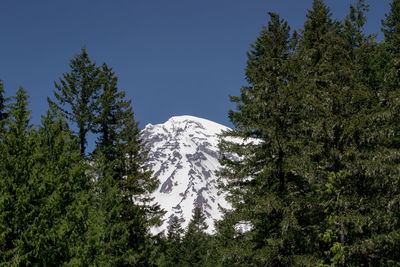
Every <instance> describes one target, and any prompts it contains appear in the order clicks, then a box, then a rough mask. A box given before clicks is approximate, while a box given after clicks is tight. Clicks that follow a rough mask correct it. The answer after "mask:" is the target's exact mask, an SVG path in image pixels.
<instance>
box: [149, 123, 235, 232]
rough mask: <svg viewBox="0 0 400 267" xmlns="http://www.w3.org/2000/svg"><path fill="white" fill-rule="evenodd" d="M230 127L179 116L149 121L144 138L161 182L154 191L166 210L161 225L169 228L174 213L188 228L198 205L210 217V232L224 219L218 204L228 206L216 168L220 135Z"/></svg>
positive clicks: (154, 230) (208, 219)
mask: <svg viewBox="0 0 400 267" xmlns="http://www.w3.org/2000/svg"><path fill="white" fill-rule="evenodd" d="M228 129H229V128H227V127H225V126H223V125H220V124H218V123H215V122H212V121H209V120H205V119H201V118H197V117H193V116H177V117H172V118H170V119H169V120H168V121H167V122H165V123H163V124H156V125H152V124H148V125H147V126H146V127H145V129H144V130H143V139H144V140H145V142H146V143H147V145H146V148H147V149H148V150H149V165H150V168H151V169H152V170H153V171H154V175H155V176H157V177H158V179H159V181H160V184H159V187H158V189H157V190H156V191H155V192H154V193H153V196H154V197H155V201H157V202H158V203H159V204H160V205H161V207H162V208H163V209H164V210H165V211H166V214H165V216H164V222H163V224H162V226H161V227H159V228H157V229H153V232H160V231H162V230H166V229H167V226H168V224H169V223H170V221H171V219H172V218H173V216H177V217H178V218H179V219H180V221H181V223H182V227H184V228H185V227H186V226H187V225H188V223H189V221H190V219H191V217H192V212H193V209H194V208H195V207H200V208H201V209H202V211H203V213H204V214H205V215H206V217H207V220H206V222H207V224H208V226H209V227H208V229H207V232H209V233H212V232H213V231H214V220H215V219H217V220H218V219H220V218H221V213H220V211H219V209H218V205H221V206H223V207H227V203H226V201H225V198H224V195H219V194H218V190H217V188H216V186H217V178H216V175H215V171H216V170H218V169H219V168H220V164H219V162H218V147H217V146H218V136H217V135H218V134H219V133H221V132H222V131H224V130H228Z"/></svg>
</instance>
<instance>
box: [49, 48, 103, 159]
mask: <svg viewBox="0 0 400 267" xmlns="http://www.w3.org/2000/svg"><path fill="white" fill-rule="evenodd" d="M70 68H71V71H70V72H69V73H64V74H63V78H60V81H59V83H56V82H55V83H54V84H55V87H56V91H54V96H55V100H56V102H54V101H52V100H50V99H48V101H49V105H50V108H52V109H53V110H56V111H60V112H61V113H62V114H63V115H64V116H65V117H66V118H67V119H68V120H69V121H71V122H73V123H74V124H76V127H77V131H78V133H77V135H78V141H79V145H80V149H81V153H82V155H84V154H85V150H86V144H87V134H88V133H89V132H90V131H91V130H93V124H94V117H95V115H96V107H97V98H98V93H99V88H100V79H99V73H100V71H99V69H98V67H96V65H95V63H93V62H92V61H91V60H90V58H89V55H88V53H87V51H86V49H85V48H83V49H82V51H81V53H80V54H79V55H77V56H75V57H74V58H73V59H72V60H71V62H70Z"/></svg>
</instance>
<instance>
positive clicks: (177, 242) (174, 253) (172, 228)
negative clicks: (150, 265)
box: [160, 216, 185, 266]
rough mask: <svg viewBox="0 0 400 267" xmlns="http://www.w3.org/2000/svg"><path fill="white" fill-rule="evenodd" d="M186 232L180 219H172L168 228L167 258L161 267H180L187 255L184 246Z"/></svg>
mask: <svg viewBox="0 0 400 267" xmlns="http://www.w3.org/2000/svg"><path fill="white" fill-rule="evenodd" d="M183 235H184V230H183V228H182V227H181V224H180V222H179V219H178V217H176V216H174V217H173V218H172V222H171V224H170V225H169V226H168V232H167V240H166V250H165V253H164V254H165V257H164V260H163V262H162V263H160V266H180V265H182V260H183V259H184V257H185V255H184V253H183V251H184V248H183V245H182V238H183Z"/></svg>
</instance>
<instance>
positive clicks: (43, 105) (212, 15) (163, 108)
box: [0, 0, 390, 127]
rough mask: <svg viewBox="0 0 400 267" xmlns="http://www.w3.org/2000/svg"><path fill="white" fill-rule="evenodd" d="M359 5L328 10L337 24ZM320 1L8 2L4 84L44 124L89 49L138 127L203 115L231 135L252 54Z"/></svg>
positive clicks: (0, 20) (372, 28) (1, 18)
mask: <svg viewBox="0 0 400 267" xmlns="http://www.w3.org/2000/svg"><path fill="white" fill-rule="evenodd" d="M354 2H355V0H354V1H350V0H326V3H327V5H328V6H330V7H331V11H332V12H333V16H334V17H335V18H343V17H344V16H345V14H347V12H348V7H349V4H350V3H354ZM369 2H370V4H371V11H370V12H369V14H368V19H369V20H368V24H367V27H366V30H367V32H369V33H375V32H379V31H380V27H381V23H380V20H381V19H382V18H383V17H384V13H385V12H387V11H388V9H389V3H390V0H370V1H369ZM311 3H312V0H279V1H278V0H201V1H200V0H197V1H194V0H169V1H166V0H114V1H110V0H64V1H61V0H39V1H32V0H3V1H1V2H0V78H1V79H2V80H3V81H4V83H5V86H6V94H7V95H8V96H11V95H14V93H15V91H16V90H17V88H18V86H19V85H22V86H23V87H24V88H25V89H26V90H28V92H29V94H30V96H31V98H30V102H31V104H30V107H31V109H32V110H33V114H32V123H34V124H38V123H39V122H40V116H41V115H42V114H44V112H45V110H46V109H47V102H46V97H47V96H52V94H53V93H52V91H53V89H54V85H53V83H54V81H55V80H58V78H59V77H60V76H61V75H62V73H63V72H68V71H69V68H68V64H69V61H70V59H71V58H72V57H73V56H74V55H75V54H77V53H79V52H80V49H81V47H82V46H86V48H87V50H88V52H89V55H90V57H91V58H92V59H93V60H94V61H96V62H97V63H99V64H100V63H102V62H107V64H108V65H109V66H111V67H113V69H114V71H115V72H116V75H117V76H118V77H119V88H120V89H123V90H126V92H127V97H128V98H129V99H132V101H133V108H134V111H135V114H136V119H137V120H139V121H140V122H141V124H140V126H141V127H144V126H145V125H146V124H147V123H153V124H155V123H162V122H164V121H166V120H167V119H168V118H169V117H171V116H174V115H194V116H198V117H202V118H206V119H210V120H213V121H216V122H218V123H221V124H224V125H227V126H231V124H230V122H229V120H228V118H227V112H228V110H229V109H231V108H232V107H233V105H232V104H230V102H229V100H228V95H229V94H231V95H238V94H239V89H240V87H241V86H243V85H244V84H245V80H244V68H245V65H246V51H247V50H248V49H249V44H250V43H252V42H253V41H254V40H255V39H256V37H257V36H258V33H259V32H260V30H261V27H262V25H265V24H266V21H267V20H266V18H267V16H266V12H267V11H274V12H278V13H279V14H280V15H281V17H283V18H285V19H286V20H288V22H289V24H290V25H291V27H292V29H300V28H302V26H303V23H304V20H305V15H306V12H307V8H310V7H311Z"/></svg>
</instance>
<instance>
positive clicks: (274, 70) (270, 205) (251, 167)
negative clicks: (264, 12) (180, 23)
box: [219, 13, 314, 266]
mask: <svg viewBox="0 0 400 267" xmlns="http://www.w3.org/2000/svg"><path fill="white" fill-rule="evenodd" d="M270 17H271V20H270V21H269V23H268V26H267V27H266V28H264V29H263V30H262V32H261V34H260V36H259V37H258V38H257V40H256V42H255V44H254V45H252V50H251V51H250V52H249V53H248V58H249V59H248V62H247V68H246V77H247V80H248V83H249V86H246V87H243V88H242V89H241V95H240V96H239V97H231V101H233V102H235V103H237V111H230V113H229V117H230V120H231V121H232V123H233V124H234V126H235V129H234V130H232V131H228V132H226V133H225V134H224V135H223V138H222V140H221V143H220V150H221V152H222V156H223V157H222V160H221V164H222V166H223V170H222V171H221V172H220V173H219V175H220V177H221V184H222V188H223V189H226V190H227V191H228V193H229V195H228V200H229V201H230V202H231V203H232V206H233V208H234V212H225V218H226V219H227V218H228V217H229V221H230V223H231V224H232V225H231V226H228V225H225V226H222V225H220V226H221V227H220V228H219V230H220V231H221V230H222V229H224V231H226V233H228V234H229V236H230V237H231V238H234V240H235V241H234V243H235V242H243V241H245V242H247V244H249V246H250V247H249V248H248V249H245V250H242V251H240V249H234V250H232V252H230V251H229V250H225V251H226V252H227V253H228V254H227V255H222V257H224V258H225V259H226V261H227V262H239V263H240V264H249V265H254V266H259V265H268V266H275V265H290V264H292V263H293V262H295V261H296V262H299V261H306V260H308V261H311V262H312V257H311V258H310V257H309V258H307V251H308V252H310V251H312V247H313V241H314V240H313V239H310V237H309V236H308V234H307V232H306V231H307V229H306V228H305V227H307V226H308V225H309V223H310V222H309V220H312V217H309V214H308V213H307V212H306V209H307V207H306V205H303V204H302V203H306V202H307V201H308V199H306V197H307V195H306V192H308V190H309V185H308V182H307V181H306V180H305V179H304V178H303V177H302V176H301V175H299V174H300V171H299V170H298V168H299V163H298V160H299V151H300V144H299V142H298V136H299V132H298V131H299V128H300V127H301V125H300V124H301V121H302V118H303V110H302V109H301V106H300V105H299V103H300V101H299V100H300V95H299V94H298V90H296V87H295V86H294V85H295V84H296V80H295V78H296V77H294V76H293V71H294V68H293V67H294V66H296V65H297V64H294V58H293V56H292V55H291V52H292V50H293V47H292V44H293V42H292V40H291V38H290V33H289V31H290V29H289V26H288V25H287V23H286V22H285V21H283V20H281V19H280V18H279V16H278V15H277V14H274V13H270ZM225 137H234V138H236V140H238V141H236V142H232V141H230V140H231V139H226V138H225ZM238 138H239V139H238ZM240 140H242V141H240ZM232 154H234V155H236V156H237V157H238V158H240V160H235V159H232V157H231V156H230V155H232ZM243 222H244V223H245V224H249V225H250V229H251V230H250V231H249V232H247V233H240V232H239V231H237V230H236V228H237V227H236V226H237V225H238V224H239V223H243ZM220 241H221V240H220ZM228 243H229V242H228ZM229 246H231V247H233V248H238V247H239V248H240V246H238V245H237V244H236V245H235V244H232V245H229ZM233 253H234V254H233Z"/></svg>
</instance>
